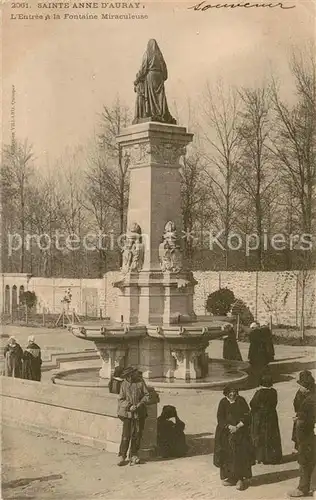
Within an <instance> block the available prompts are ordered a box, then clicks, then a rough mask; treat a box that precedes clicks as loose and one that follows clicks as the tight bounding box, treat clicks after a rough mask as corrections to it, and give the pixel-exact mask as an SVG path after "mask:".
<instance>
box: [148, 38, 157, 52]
mask: <svg viewBox="0 0 316 500" xmlns="http://www.w3.org/2000/svg"><path fill="white" fill-rule="evenodd" d="M157 49H158V50H160V49H159V46H158V43H157V42H156V40H155V39H154V38H151V39H150V40H148V43H147V50H148V51H150V52H154V51H155V50H157Z"/></svg>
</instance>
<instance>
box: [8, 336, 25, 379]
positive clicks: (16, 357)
mask: <svg viewBox="0 0 316 500" xmlns="http://www.w3.org/2000/svg"><path fill="white" fill-rule="evenodd" d="M3 355H4V374H5V376H6V377H14V378H21V376H22V357H23V349H22V347H21V346H20V344H18V343H17V341H16V338H15V337H14V336H12V337H10V338H9V341H8V344H7V345H6V346H5V348H4V350H3Z"/></svg>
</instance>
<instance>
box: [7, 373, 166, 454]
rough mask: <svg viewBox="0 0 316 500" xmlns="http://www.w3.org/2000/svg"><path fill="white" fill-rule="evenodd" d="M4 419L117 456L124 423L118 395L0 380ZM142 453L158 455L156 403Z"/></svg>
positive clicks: (148, 407)
mask: <svg viewBox="0 0 316 500" xmlns="http://www.w3.org/2000/svg"><path fill="white" fill-rule="evenodd" d="M0 392H1V401H2V408H1V409H2V419H3V421H4V422H5V421H8V422H10V423H11V424H14V425H20V426H22V427H26V428H31V429H39V430H42V431H46V432H48V433H54V434H57V435H61V436H66V437H67V439H68V440H69V441H71V442H74V443H80V444H85V445H88V446H94V447H97V448H102V449H105V450H107V451H109V452H113V453H117V452H118V450H119V444H120V439H121V432H122V422H121V421H120V420H119V419H118V418H117V395H116V394H109V393H108V391H107V389H104V390H99V389H92V388H90V387H89V388H82V387H76V388H75V390H73V387H65V386H58V385H54V384H52V383H46V382H40V383H39V382H33V381H30V380H21V379H15V378H11V377H1V384H0ZM147 410H148V418H147V419H146V423H145V429H144V434H143V439H142V443H141V450H140V453H141V455H142V456H143V457H144V458H148V457H149V456H152V455H154V454H155V451H156V445H157V403H156V402H155V403H154V402H153V403H151V404H149V405H148V406H147Z"/></svg>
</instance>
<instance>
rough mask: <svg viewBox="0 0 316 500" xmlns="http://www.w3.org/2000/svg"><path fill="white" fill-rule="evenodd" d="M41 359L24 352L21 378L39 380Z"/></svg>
mask: <svg viewBox="0 0 316 500" xmlns="http://www.w3.org/2000/svg"><path fill="white" fill-rule="evenodd" d="M41 364H42V362H41V359H40V358H35V357H34V356H32V354H30V353H27V352H25V353H24V355H23V366H22V378H24V379H27V380H37V381H38V382H40V380H41Z"/></svg>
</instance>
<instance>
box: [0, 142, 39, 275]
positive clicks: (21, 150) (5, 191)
mask: <svg viewBox="0 0 316 500" xmlns="http://www.w3.org/2000/svg"><path fill="white" fill-rule="evenodd" d="M2 159H3V163H2V182H3V183H4V184H3V186H2V203H3V202H5V201H6V200H8V198H9V197H10V198H11V202H10V205H11V208H12V209H13V211H12V212H11V214H10V213H9V214H7V215H8V217H9V218H11V221H12V220H13V218H14V215H16V218H17V221H16V227H15V229H16V230H17V231H19V234H20V237H21V251H20V265H19V272H21V273H23V272H25V230H26V221H27V195H28V191H29V189H30V180H31V176H32V173H33V163H32V162H33V159H34V154H33V150H32V146H31V145H29V144H28V141H27V140H25V141H24V143H21V142H19V141H15V142H14V144H13V145H10V146H5V147H4V150H3V156H2ZM10 226H11V228H12V229H13V227H12V224H10Z"/></svg>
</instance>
